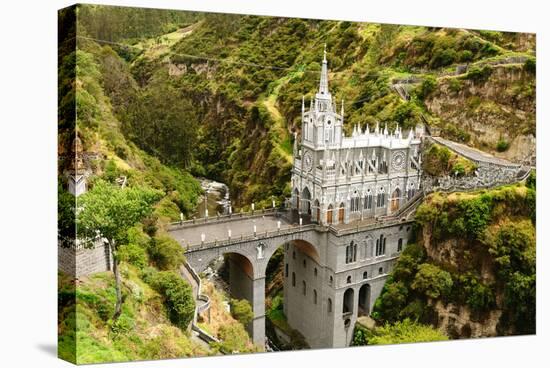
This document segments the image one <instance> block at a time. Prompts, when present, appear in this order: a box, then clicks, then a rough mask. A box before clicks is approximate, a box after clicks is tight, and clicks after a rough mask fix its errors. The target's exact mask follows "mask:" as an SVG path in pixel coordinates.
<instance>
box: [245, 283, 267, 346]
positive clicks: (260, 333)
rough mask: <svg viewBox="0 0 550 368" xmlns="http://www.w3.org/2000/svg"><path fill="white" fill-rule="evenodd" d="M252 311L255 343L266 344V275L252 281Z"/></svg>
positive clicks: (250, 327) (252, 334)
mask: <svg viewBox="0 0 550 368" xmlns="http://www.w3.org/2000/svg"><path fill="white" fill-rule="evenodd" d="M252 311H253V312H254V319H253V320H252V322H250V326H249V329H250V333H251V336H252V341H253V342H254V344H256V345H259V346H261V347H262V348H263V347H264V345H265V277H261V278H258V279H255V280H253V281H252Z"/></svg>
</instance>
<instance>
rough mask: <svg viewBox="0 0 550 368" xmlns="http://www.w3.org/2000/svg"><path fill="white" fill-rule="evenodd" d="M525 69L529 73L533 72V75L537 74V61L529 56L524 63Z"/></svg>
mask: <svg viewBox="0 0 550 368" xmlns="http://www.w3.org/2000/svg"><path fill="white" fill-rule="evenodd" d="M523 70H525V71H526V72H527V73H531V74H533V75H536V74H537V61H536V60H535V59H533V58H529V59H527V60H525V63H524V64H523Z"/></svg>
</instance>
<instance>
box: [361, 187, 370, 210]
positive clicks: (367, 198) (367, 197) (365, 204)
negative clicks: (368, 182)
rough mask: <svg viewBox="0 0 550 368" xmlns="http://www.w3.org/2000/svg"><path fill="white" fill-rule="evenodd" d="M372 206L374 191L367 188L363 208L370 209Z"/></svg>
mask: <svg viewBox="0 0 550 368" xmlns="http://www.w3.org/2000/svg"><path fill="white" fill-rule="evenodd" d="M371 208H372V193H371V191H370V189H368V190H367V194H365V200H364V201H363V209H365V210H370V209H371Z"/></svg>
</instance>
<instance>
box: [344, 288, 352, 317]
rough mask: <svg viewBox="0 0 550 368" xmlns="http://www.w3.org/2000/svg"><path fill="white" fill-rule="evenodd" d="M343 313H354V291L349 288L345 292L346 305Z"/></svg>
mask: <svg viewBox="0 0 550 368" xmlns="http://www.w3.org/2000/svg"><path fill="white" fill-rule="evenodd" d="M342 313H343V314H344V315H351V314H352V313H353V289H352V288H349V289H347V290H346V291H345V292H344V303H343V305H342Z"/></svg>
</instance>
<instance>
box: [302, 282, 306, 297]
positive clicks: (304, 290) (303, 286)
mask: <svg viewBox="0 0 550 368" xmlns="http://www.w3.org/2000/svg"><path fill="white" fill-rule="evenodd" d="M302 294H304V295H306V282H305V281H302Z"/></svg>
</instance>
